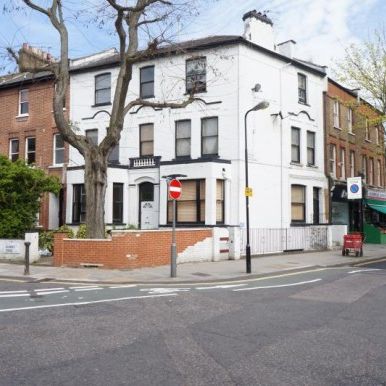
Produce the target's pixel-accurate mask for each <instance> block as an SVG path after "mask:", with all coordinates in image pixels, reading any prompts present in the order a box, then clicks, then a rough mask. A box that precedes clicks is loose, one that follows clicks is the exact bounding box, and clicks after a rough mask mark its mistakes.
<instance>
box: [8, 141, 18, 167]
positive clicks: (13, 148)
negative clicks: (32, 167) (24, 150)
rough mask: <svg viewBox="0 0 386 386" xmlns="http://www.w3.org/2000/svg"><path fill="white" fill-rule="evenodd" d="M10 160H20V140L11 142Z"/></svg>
mask: <svg viewBox="0 0 386 386" xmlns="http://www.w3.org/2000/svg"><path fill="white" fill-rule="evenodd" d="M9 159H10V160H11V161H12V162H15V161H16V160H18V159H19V140H18V139H16V138H13V139H10V140H9Z"/></svg>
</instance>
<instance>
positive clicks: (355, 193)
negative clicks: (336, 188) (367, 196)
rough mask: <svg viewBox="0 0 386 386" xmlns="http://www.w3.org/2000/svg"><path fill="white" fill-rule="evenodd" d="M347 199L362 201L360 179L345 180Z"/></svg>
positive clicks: (350, 178)
mask: <svg viewBox="0 0 386 386" xmlns="http://www.w3.org/2000/svg"><path fill="white" fill-rule="evenodd" d="M347 198H348V199H349V200H360V199H362V177H349V178H347Z"/></svg>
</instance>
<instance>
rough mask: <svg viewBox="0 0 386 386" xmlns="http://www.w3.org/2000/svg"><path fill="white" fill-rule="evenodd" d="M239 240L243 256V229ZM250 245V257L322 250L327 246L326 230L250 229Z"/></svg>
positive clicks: (244, 240)
mask: <svg viewBox="0 0 386 386" xmlns="http://www.w3.org/2000/svg"><path fill="white" fill-rule="evenodd" d="M240 238H241V240H240V248H241V254H242V255H245V246H246V229H245V228H242V229H240ZM250 245H251V254H252V255H263V254H269V253H278V252H283V251H291V250H292V251H293V250H305V251H315V250H324V249H327V246H328V228H327V226H306V227H301V226H300V227H291V228H282V229H280V228H251V229H250Z"/></svg>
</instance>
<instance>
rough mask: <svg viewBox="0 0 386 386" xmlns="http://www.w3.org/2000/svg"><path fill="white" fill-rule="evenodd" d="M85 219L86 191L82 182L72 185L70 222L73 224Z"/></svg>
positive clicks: (82, 221)
mask: <svg viewBox="0 0 386 386" xmlns="http://www.w3.org/2000/svg"><path fill="white" fill-rule="evenodd" d="M85 221H86V191H85V188H84V184H74V185H73V195H72V222H73V223H74V224H80V223H84V222H85Z"/></svg>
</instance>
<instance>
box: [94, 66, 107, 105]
mask: <svg viewBox="0 0 386 386" xmlns="http://www.w3.org/2000/svg"><path fill="white" fill-rule="evenodd" d="M110 103H111V74H110V73H106V74H100V75H97V76H96V77H95V105H107V104H110Z"/></svg>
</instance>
